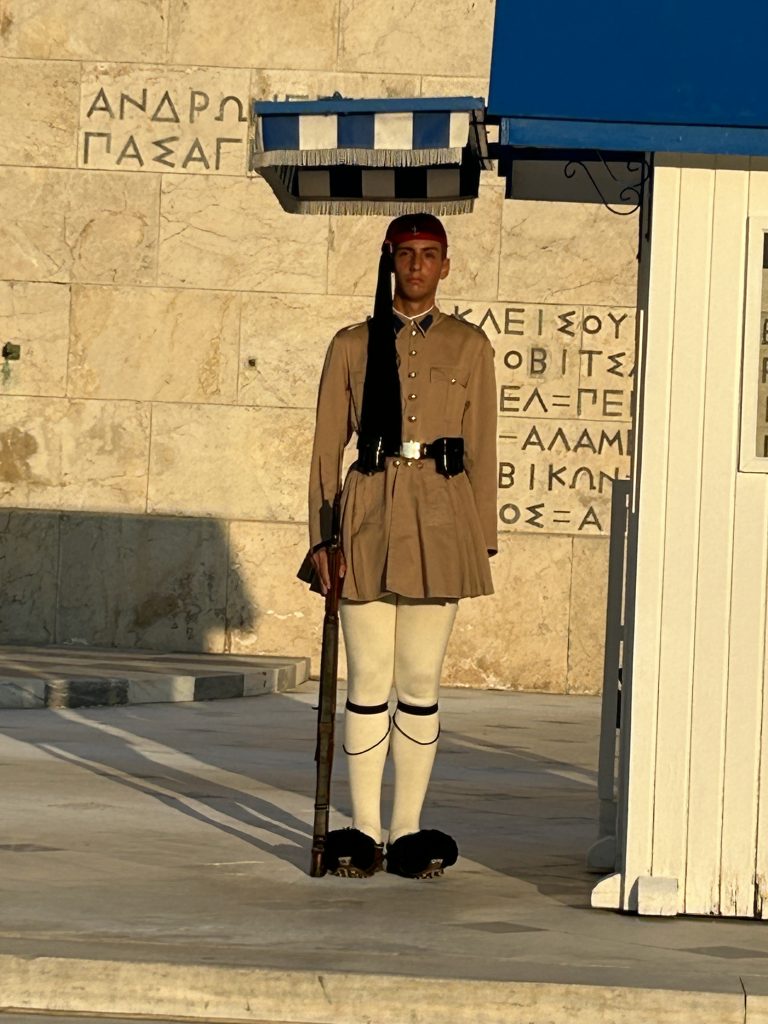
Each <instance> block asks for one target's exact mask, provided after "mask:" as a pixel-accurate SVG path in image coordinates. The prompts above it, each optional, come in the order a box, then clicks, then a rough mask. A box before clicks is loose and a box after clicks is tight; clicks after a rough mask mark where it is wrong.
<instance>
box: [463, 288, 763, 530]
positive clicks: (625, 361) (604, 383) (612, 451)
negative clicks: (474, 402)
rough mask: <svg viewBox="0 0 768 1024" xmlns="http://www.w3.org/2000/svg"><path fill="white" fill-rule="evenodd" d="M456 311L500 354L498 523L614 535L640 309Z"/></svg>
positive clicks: (502, 306)
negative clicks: (615, 486) (613, 504)
mask: <svg viewBox="0 0 768 1024" xmlns="http://www.w3.org/2000/svg"><path fill="white" fill-rule="evenodd" d="M449 311H450V312H452V313H454V315H456V316H458V317H461V318H462V319H465V320H468V321H470V322H471V323H475V324H477V325H478V326H480V327H482V328H483V330H484V331H485V333H486V334H487V335H488V337H489V338H490V340H491V344H492V345H493V347H494V350H495V353H496V381H497V387H498V421H499V432H498V457H499V464H498V513H499V529H501V530H508V531H511V532H520V531H522V532H529V533H569V534H577V535H584V536H601V535H605V534H607V533H608V531H609V528H610V501H611V497H610V495H611V486H612V481H613V480H614V479H616V478H618V477H621V478H623V477H627V476H628V475H629V468H630V455H631V443H632V438H631V420H632V401H633V390H634V379H635V366H634V353H635V311H634V310H632V309H611V308H605V307H592V306H588V307H583V306H554V305H522V304H518V303H514V304H513V303H508V304H507V303H501V302H498V303H492V304H490V305H488V304H485V305H478V304H475V303H469V302H465V303H459V304H457V305H456V306H455V307H454V308H452V309H450V310H449ZM766 355H767V356H768V346H766ZM766 409H767V411H768V395H767V396H766Z"/></svg>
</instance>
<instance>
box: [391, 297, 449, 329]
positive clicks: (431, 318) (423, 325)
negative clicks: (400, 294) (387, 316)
mask: <svg viewBox="0 0 768 1024" xmlns="http://www.w3.org/2000/svg"><path fill="white" fill-rule="evenodd" d="M439 316H440V310H439V309H438V308H437V303H435V305H434V306H433V307H432V309H430V311H429V312H428V313H425V314H424V316H422V317H420V318H419V319H418V320H416V319H414V320H407V319H406V318H405V316H400V314H398V312H397V310H396V309H393V310H392V321H393V323H394V325H395V334H397V333H398V331H399V330H400V328H401V327H402V326H403V325H404V324H412V325H413V327H415V328H416V329H417V330H419V331H420V332H421V333H422V334H426V333H427V331H428V330H429V328H430V327H431V326H432V324H433V323H434V322H435V321H436V320H437V319H438V318H439Z"/></svg>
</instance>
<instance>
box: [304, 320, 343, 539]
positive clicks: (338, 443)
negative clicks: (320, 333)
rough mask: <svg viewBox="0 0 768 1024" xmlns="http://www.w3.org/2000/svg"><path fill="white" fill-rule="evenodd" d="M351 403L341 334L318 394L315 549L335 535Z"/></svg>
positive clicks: (312, 519) (312, 517) (312, 475)
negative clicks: (336, 507)
mask: <svg viewBox="0 0 768 1024" xmlns="http://www.w3.org/2000/svg"><path fill="white" fill-rule="evenodd" d="M350 405H351V392H350V387H349V368H348V365H347V356H346V351H345V346H344V343H343V340H342V339H341V338H340V336H339V335H338V334H337V335H336V337H335V338H334V339H333V341H332V342H331V344H330V345H329V346H328V351H327V352H326V355H325V363H324V364H323V371H322V374H321V376H320V387H319V390H318V395H317V416H316V419H315V440H314V444H313V446H312V462H311V465H310V470H309V546H310V548H311V550H313V551H315V550H317V548H320V547H322V546H323V544H325V543H327V542H328V541H329V540H330V539H331V527H332V519H333V500H334V498H335V496H336V492H337V491H338V489H339V487H340V486H341V464H342V460H343V458H344V449H345V448H346V446H347V443H348V442H349V439H350V437H351V436H352V421H351V415H350Z"/></svg>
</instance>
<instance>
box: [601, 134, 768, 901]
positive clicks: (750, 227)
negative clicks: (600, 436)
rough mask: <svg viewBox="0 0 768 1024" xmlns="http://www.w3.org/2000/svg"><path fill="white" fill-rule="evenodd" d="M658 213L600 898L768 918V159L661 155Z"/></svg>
mask: <svg viewBox="0 0 768 1024" xmlns="http://www.w3.org/2000/svg"><path fill="white" fill-rule="evenodd" d="M644 215H645V217H646V218H648V219H649V221H650V222H649V223H646V224H645V225H644V242H643V246H642V254H641V261H640V274H639V288H638V306H639V313H640V315H639V317H638V323H639V324H640V325H641V326H640V333H639V337H638V354H637V355H638V359H637V365H638V382H637V413H636V442H635V444H636V449H635V452H634V459H633V470H632V494H631V502H630V520H629V541H628V553H627V588H626V607H627V617H626V626H625V641H624V649H625V664H624V674H623V687H624V689H623V698H622V705H623V706H622V729H621V743H620V748H621V749H620V759H619V779H618V782H619V786H618V796H619V810H618V816H617V858H616V867H615V873H614V874H612V875H610V876H608V877H607V878H605V879H603V880H602V881H601V882H599V883H598V885H597V886H596V887H595V889H594V891H593V896H592V902H593V905H594V906H597V907H612V908H621V909H625V910H634V911H638V912H639V913H641V914H678V913H683V914H707V915H710V914H714V915H722V916H734V917H737V916H738V917H757V918H761V917H768V701H766V700H765V699H764V695H765V690H766V590H767V589H768V458H764V457H762V455H758V452H757V449H756V445H757V437H758V434H757V431H758V423H759V419H760V416H761V415H762V411H763V407H764V404H765V403H764V401H763V397H762V393H761V392H759V387H761V386H762V385H761V383H759V381H758V369H759V368H760V369H762V365H763V364H762V362H761V345H762V337H761V326H762V323H763V320H762V319H761V314H762V312H763V305H764V303H763V300H762V278H763V244H764V243H763V236H764V233H765V232H766V231H768V160H766V159H765V158H748V157H732V156H706V155H697V154H657V155H656V160H655V168H654V183H653V202H652V204H650V205H649V206H648V207H647V208H646V210H645V211H644ZM648 238H650V244H649V243H648ZM765 349H766V356H768V345H765ZM758 410H760V411H758Z"/></svg>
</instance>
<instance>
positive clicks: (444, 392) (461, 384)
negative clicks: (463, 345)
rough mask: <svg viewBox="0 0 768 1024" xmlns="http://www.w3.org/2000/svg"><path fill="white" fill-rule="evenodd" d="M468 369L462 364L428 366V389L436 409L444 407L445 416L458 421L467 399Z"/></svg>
mask: <svg viewBox="0 0 768 1024" xmlns="http://www.w3.org/2000/svg"><path fill="white" fill-rule="evenodd" d="M468 381H469V370H468V369H466V368H465V367H463V366H430V368H429V385H430V387H429V390H430V394H431V396H432V398H433V400H434V402H435V406H436V408H437V409H444V410H445V414H446V416H447V417H448V418H449V419H451V420H455V419H456V418H458V420H459V422H460V421H461V417H462V415H463V414H464V406H465V404H466V401H467V382H468Z"/></svg>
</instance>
